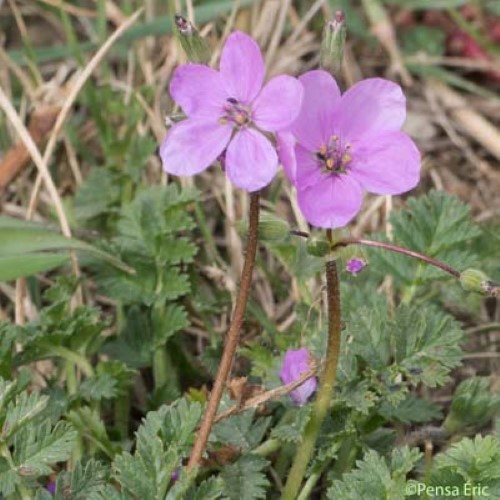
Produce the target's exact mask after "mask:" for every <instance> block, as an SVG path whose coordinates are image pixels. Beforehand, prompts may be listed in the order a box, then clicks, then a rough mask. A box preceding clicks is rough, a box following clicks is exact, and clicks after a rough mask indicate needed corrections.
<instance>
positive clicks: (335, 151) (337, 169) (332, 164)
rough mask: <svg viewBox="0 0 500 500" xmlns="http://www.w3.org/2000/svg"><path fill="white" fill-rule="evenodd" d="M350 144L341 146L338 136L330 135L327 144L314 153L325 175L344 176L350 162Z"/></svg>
mask: <svg viewBox="0 0 500 500" xmlns="http://www.w3.org/2000/svg"><path fill="white" fill-rule="evenodd" d="M351 153H352V148H351V145H350V144H342V141H341V140H340V138H339V136H337V135H332V136H331V137H330V140H329V141H328V144H322V145H321V146H320V148H319V151H318V152H317V153H316V158H317V159H318V160H319V161H320V163H321V168H322V170H323V172H324V173H325V174H331V173H335V174H345V173H346V172H347V167H348V166H349V163H351V160H352V156H351Z"/></svg>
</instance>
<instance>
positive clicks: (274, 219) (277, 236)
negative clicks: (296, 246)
mask: <svg viewBox="0 0 500 500" xmlns="http://www.w3.org/2000/svg"><path fill="white" fill-rule="evenodd" d="M236 229H237V231H238V233H239V234H240V235H241V236H246V234H247V233H248V220H245V219H243V220H240V221H238V222H236ZM289 234H290V225H289V224H288V222H287V221H286V220H283V219H280V218H279V217H278V216H277V215H274V214H272V213H271V212H264V211H262V212H261V213H260V216H259V240H262V241H280V240H284V239H285V238H287V237H288V236H289Z"/></svg>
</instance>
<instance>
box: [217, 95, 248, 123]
mask: <svg viewBox="0 0 500 500" xmlns="http://www.w3.org/2000/svg"><path fill="white" fill-rule="evenodd" d="M224 111H225V112H226V114H225V115H224V116H223V117H222V118H220V119H219V123H221V124H222V125H225V124H226V123H234V124H235V125H236V126H237V127H243V126H244V125H248V124H249V123H250V122H251V113H252V110H251V108H250V106H247V105H245V104H243V103H241V102H239V101H238V100H237V99H235V98H234V97H228V98H227V100H226V104H224Z"/></svg>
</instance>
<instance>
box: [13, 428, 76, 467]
mask: <svg viewBox="0 0 500 500" xmlns="http://www.w3.org/2000/svg"><path fill="white" fill-rule="evenodd" d="M76 437H77V433H76V431H75V429H74V428H73V426H72V425H70V424H69V423H67V422H63V421H60V422H58V423H57V424H56V426H55V427H54V428H52V425H51V423H50V421H49V420H46V421H44V422H42V423H41V424H38V425H29V426H26V427H24V428H23V429H22V430H20V431H19V432H17V433H16V435H15V436H14V440H13V447H14V452H13V454H12V458H13V460H14V463H15V464H16V470H17V472H18V473H19V474H21V475H23V476H39V475H46V474H50V473H51V472H52V468H51V467H50V466H51V465H52V464H55V463H57V462H62V461H64V460H66V459H67V458H68V457H69V455H70V453H71V451H72V449H73V446H74V444H75V440H76Z"/></svg>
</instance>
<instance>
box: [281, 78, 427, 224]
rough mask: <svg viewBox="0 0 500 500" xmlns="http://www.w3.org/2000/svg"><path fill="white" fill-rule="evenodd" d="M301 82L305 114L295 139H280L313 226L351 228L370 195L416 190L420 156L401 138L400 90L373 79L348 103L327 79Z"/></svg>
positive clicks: (293, 131)
mask: <svg viewBox="0 0 500 500" xmlns="http://www.w3.org/2000/svg"><path fill="white" fill-rule="evenodd" d="M299 80H300V82H301V83H302V84H303V85H304V99H303V101H302V108H301V111H300V114H299V116H298V118H297V120H296V121H295V122H294V124H293V126H292V127H291V129H290V131H288V132H286V133H282V134H279V152H280V158H281V161H282V163H283V165H284V168H285V172H286V173H287V175H288V177H289V178H290V180H291V181H292V183H293V184H295V186H296V188H297V196H298V202H299V206H300V208H301V210H302V212H303V214H304V216H305V218H306V219H307V220H308V221H309V222H310V223H311V224H312V225H314V226H317V227H323V228H338V227H343V226H345V225H346V224H347V223H348V222H349V221H350V220H351V219H352V218H353V217H354V216H355V215H356V214H357V213H358V211H359V210H360V208H361V203H362V199H363V190H366V191H368V192H370V193H376V194H400V193H404V192H406V191H409V190H410V189H412V188H413V187H415V186H416V184H417V183H418V181H419V177H420V154H419V152H418V149H417V147H416V146H415V144H414V142H413V141H412V140H411V139H410V137H409V136H408V135H406V134H405V133H403V132H401V130H400V129H401V126H402V125H403V122H404V121H405V117H406V100H405V97H404V95H403V92H402V90H401V87H400V86H399V85H397V84H395V83H393V82H390V81H388V80H384V79H381V78H370V79H367V80H363V81H361V82H359V83H357V84H356V85H354V86H353V87H351V88H350V89H349V90H348V91H347V92H346V93H345V94H344V95H343V96H341V95H340V90H339V88H338V86H337V83H336V82H335V80H334V79H333V77H332V76H331V75H330V74H329V73H327V72H326V71H321V70H317V71H309V72H308V73H305V74H304V75H302V76H301V77H300V78H299Z"/></svg>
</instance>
